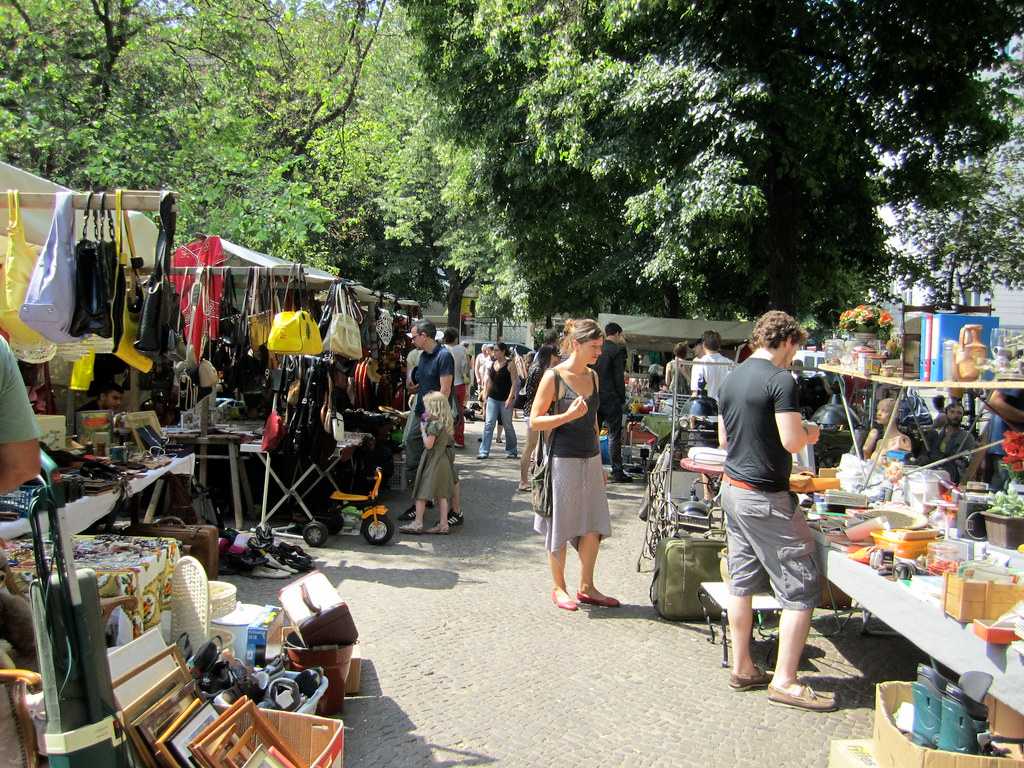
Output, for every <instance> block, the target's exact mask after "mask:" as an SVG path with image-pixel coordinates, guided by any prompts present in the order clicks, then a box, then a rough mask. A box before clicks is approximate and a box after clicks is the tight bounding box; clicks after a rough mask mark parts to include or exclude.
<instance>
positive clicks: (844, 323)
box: [839, 304, 893, 341]
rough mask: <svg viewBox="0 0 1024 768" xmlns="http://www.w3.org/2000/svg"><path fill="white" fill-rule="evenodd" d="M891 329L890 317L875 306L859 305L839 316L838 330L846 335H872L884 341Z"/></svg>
mask: <svg viewBox="0 0 1024 768" xmlns="http://www.w3.org/2000/svg"><path fill="white" fill-rule="evenodd" d="M892 329H893V321H892V315H890V314H889V313H888V312H886V311H885V310H884V309H882V308H881V307H879V306H877V305H875V304H860V305H859V306H856V307H854V308H853V309H848V310H846V311H845V312H843V313H842V314H841V315H840V316H839V330H840V331H845V332H847V333H874V334H876V335H877V336H878V338H880V339H882V340H883V341H884V340H886V339H888V338H889V334H891V333H892Z"/></svg>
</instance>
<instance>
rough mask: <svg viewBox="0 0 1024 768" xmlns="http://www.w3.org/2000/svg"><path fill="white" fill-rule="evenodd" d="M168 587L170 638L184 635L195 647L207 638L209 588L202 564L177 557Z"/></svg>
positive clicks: (187, 558)
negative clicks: (171, 595) (169, 590)
mask: <svg viewBox="0 0 1024 768" xmlns="http://www.w3.org/2000/svg"><path fill="white" fill-rule="evenodd" d="M171 587H172V590H173V594H174V597H173V599H172V601H171V637H173V638H174V639H177V638H178V637H180V636H181V635H182V634H183V633H184V634H187V635H188V639H189V642H190V643H191V644H192V647H193V648H198V647H199V646H200V645H201V644H202V643H204V642H206V638H207V637H209V635H210V588H209V582H208V580H207V578H206V569H205V568H203V564H202V563H200V562H199V561H198V560H196V559H195V558H194V557H189V556H187V555H186V556H185V557H183V558H181V559H180V560H179V561H178V562H177V563H175V565H174V576H173V577H172V579H171Z"/></svg>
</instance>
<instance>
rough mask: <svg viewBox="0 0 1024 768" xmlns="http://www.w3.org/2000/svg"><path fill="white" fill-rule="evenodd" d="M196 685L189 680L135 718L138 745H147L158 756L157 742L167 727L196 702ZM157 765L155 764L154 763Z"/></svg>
mask: <svg viewBox="0 0 1024 768" xmlns="http://www.w3.org/2000/svg"><path fill="white" fill-rule="evenodd" d="M196 698H197V696H196V684H195V681H193V680H189V681H188V682H187V683H184V684H182V685H179V686H178V687H177V688H174V689H173V690H171V691H170V692H168V693H166V694H165V695H164V696H162V697H161V698H160V699H159V700H158V701H157V702H156V703H155V704H153V706H151V707H150V708H149V709H147V710H146V711H145V712H143V713H142V714H141V715H139V716H138V717H137V718H135V719H134V720H133V721H132V722H131V723H130V727H131V728H132V729H133V730H135V732H136V734H137V735H138V737H139V739H138V742H137V743H141V744H143V745H145V747H146V748H147V749H148V751H149V752H150V754H151V755H153V756H154V757H155V755H156V742H157V739H159V738H160V734H161V733H163V732H164V731H165V730H166V729H167V726H168V725H170V724H171V723H172V722H173V721H174V720H175V719H176V718H177V717H178V716H179V715H180V714H181V713H182V712H184V711H185V710H186V709H188V708H189V706H191V704H192V702H193V701H195V700H196ZM154 765H155V762H154Z"/></svg>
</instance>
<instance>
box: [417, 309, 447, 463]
mask: <svg viewBox="0 0 1024 768" xmlns="http://www.w3.org/2000/svg"><path fill="white" fill-rule="evenodd" d="M436 336H437V328H435V327H434V324H433V323H432V322H430V321H429V320H417V321H416V322H415V323H414V324H413V326H412V331H410V332H409V338H410V339H412V343H413V346H415V347H416V349H418V350H420V357H419V362H417V363H416V383H417V389H416V403H415V405H414V406H413V409H412V410H413V415H412V418H410V419H409V422H410V423H411V424H412V428H410V427H408V426H407V427H406V435H405V460H406V462H408V463H407V464H406V466H407V467H409V468H410V470H411V469H413V468H415V467H418V466H419V464H420V456H421V455H422V454H423V435H422V434H421V433H420V428H419V425H420V422H419V419H420V416H422V415H423V398H424V397H425V396H426V395H428V394H430V393H431V392H440V393H441V394H443V395H444V396H445V397H447V398H449V399H451V396H452V381H453V380H454V378H455V361H454V360H453V359H452V355H451V353H450V352H449V351H448V349H447V347H445V346H444V345H442V344H438V343H437V339H436V338H435V337H436Z"/></svg>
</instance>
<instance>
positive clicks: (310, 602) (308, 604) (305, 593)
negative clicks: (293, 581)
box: [299, 584, 320, 614]
mask: <svg viewBox="0 0 1024 768" xmlns="http://www.w3.org/2000/svg"><path fill="white" fill-rule="evenodd" d="M299 592H300V594H301V595H302V602H303V603H305V604H306V607H307V608H309V610H311V611H312V612H313V613H315V614H319V613H320V609H319V608H317V607H316V605H315V604H314V603H313V599H312V598H311V597H310V596H309V590H308V589H306V585H305V584H300V585H299Z"/></svg>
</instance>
